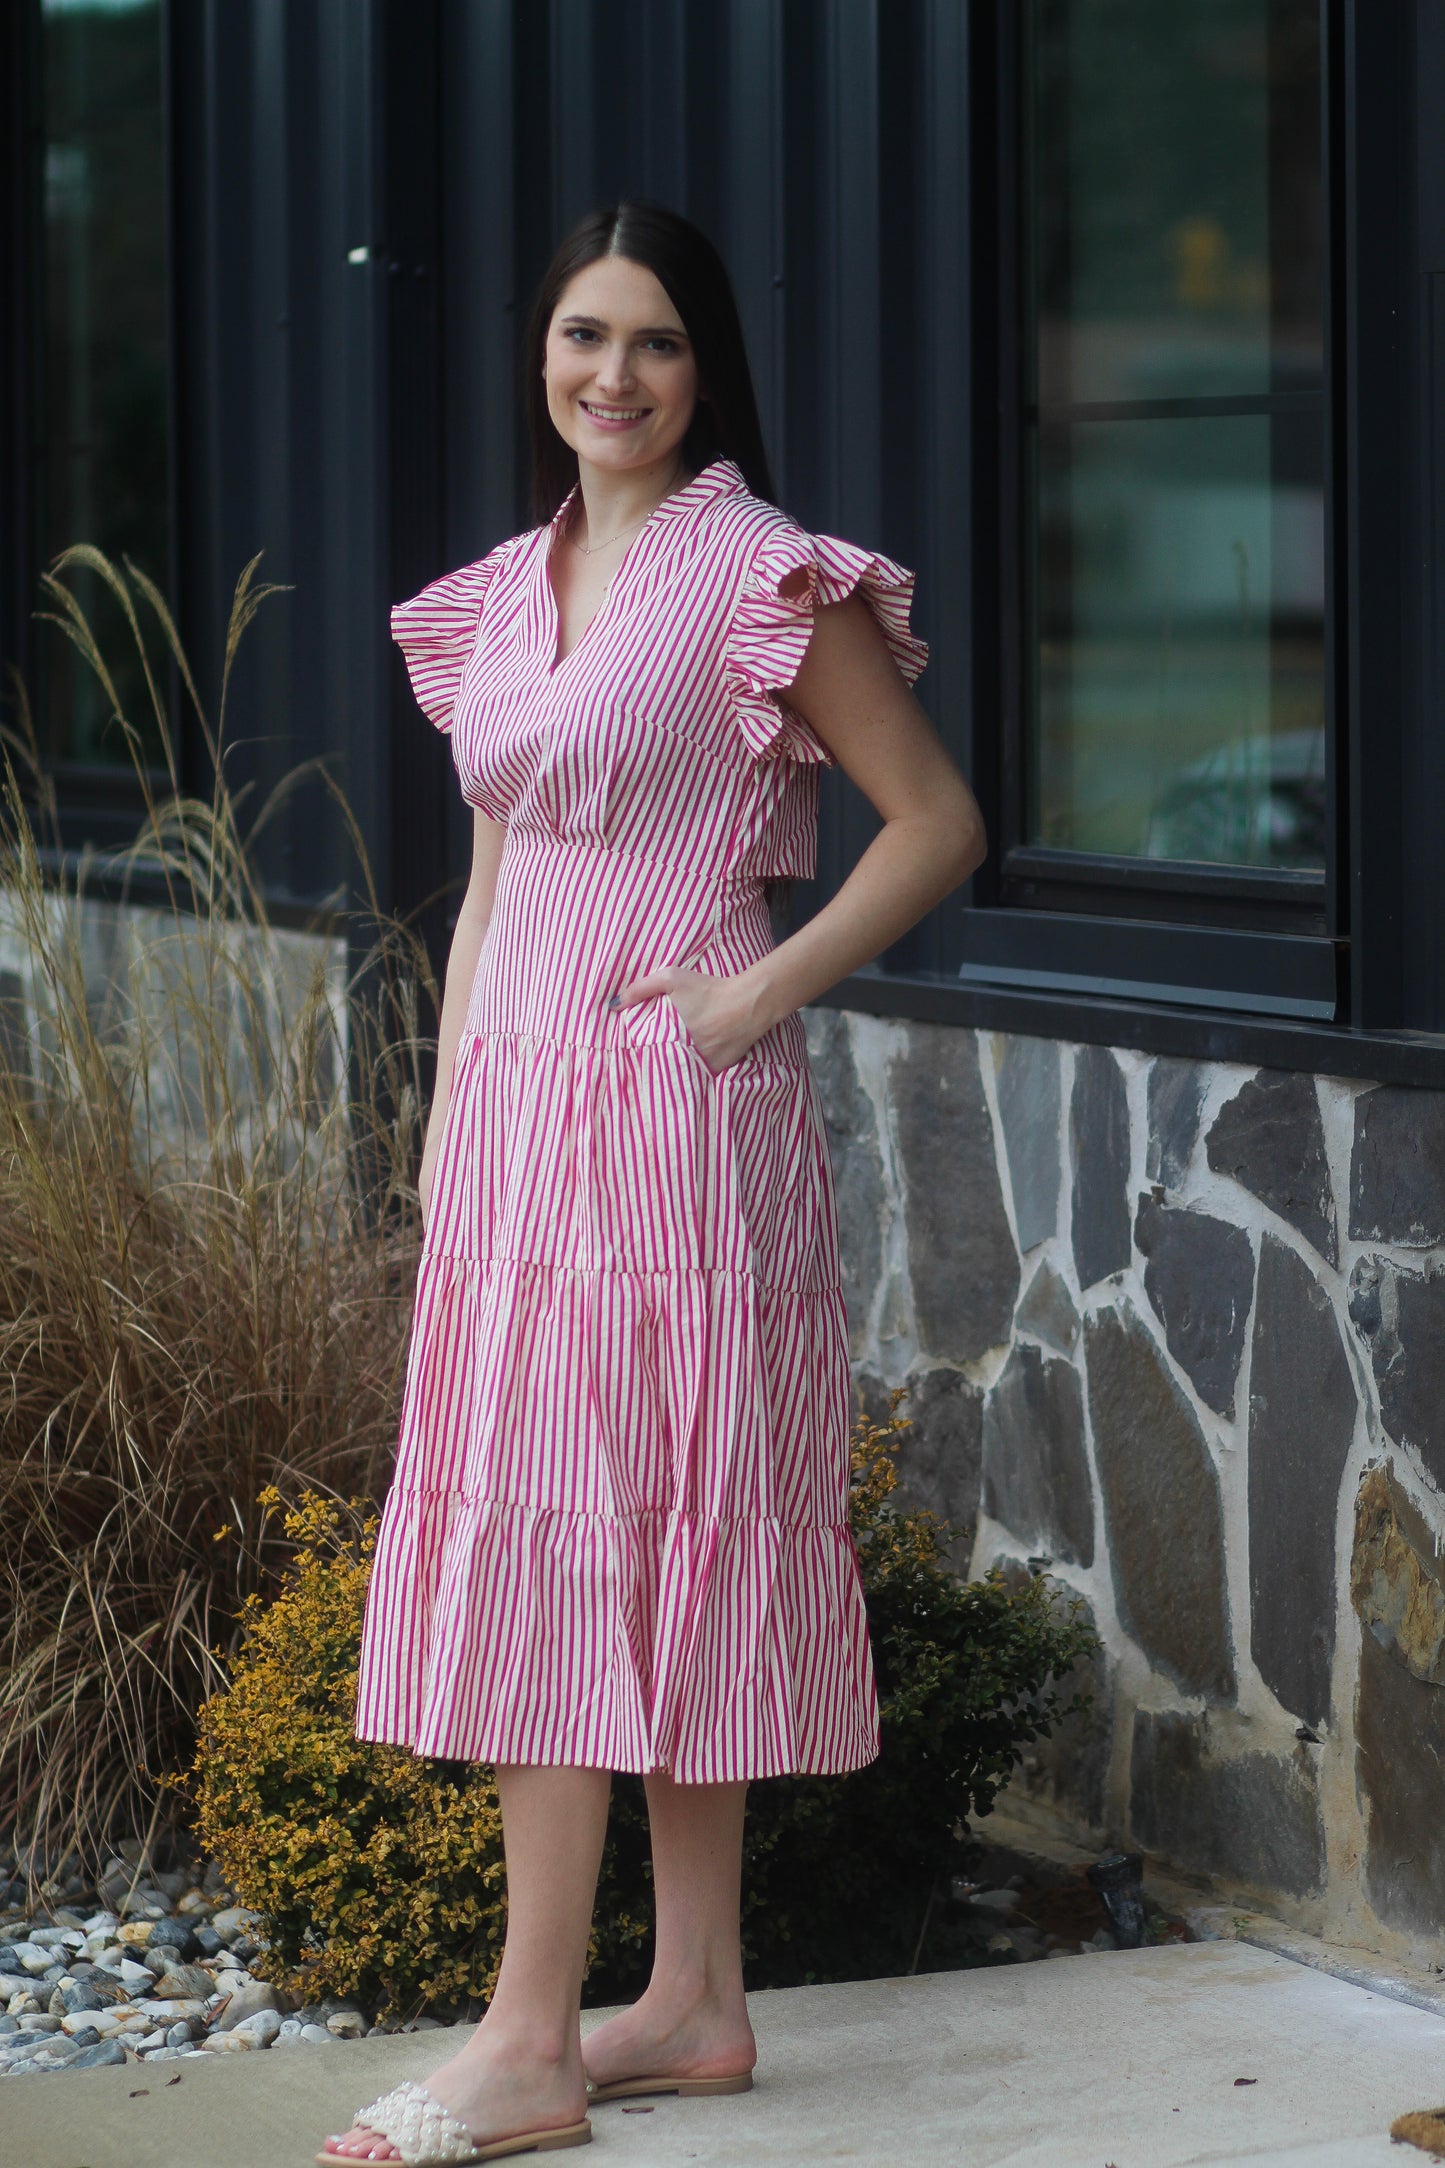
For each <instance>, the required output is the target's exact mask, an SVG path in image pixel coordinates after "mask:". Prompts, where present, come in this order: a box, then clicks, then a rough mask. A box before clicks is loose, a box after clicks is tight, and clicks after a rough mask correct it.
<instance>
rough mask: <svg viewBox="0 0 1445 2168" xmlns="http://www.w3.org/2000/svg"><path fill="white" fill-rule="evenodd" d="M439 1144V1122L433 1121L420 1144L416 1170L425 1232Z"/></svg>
mask: <svg viewBox="0 0 1445 2168" xmlns="http://www.w3.org/2000/svg"><path fill="white" fill-rule="evenodd" d="M440 1146H441V1124H440V1123H439V1122H433V1123H432V1125H431V1128H430V1129H429V1130H428V1131H427V1139H426V1143H425V1144H424V1145H423V1146H422V1154H421V1166H420V1168H419V1169H418V1171H417V1178H416V1193H417V1196H418V1197H419V1198H420V1200H421V1231H422V1233H423V1234H425V1233H426V1231H427V1228H428V1227H429V1226H430V1225H431V1193H432V1185H433V1183H434V1182H435V1181H436V1171H437V1157H438V1152H439V1149H440Z"/></svg>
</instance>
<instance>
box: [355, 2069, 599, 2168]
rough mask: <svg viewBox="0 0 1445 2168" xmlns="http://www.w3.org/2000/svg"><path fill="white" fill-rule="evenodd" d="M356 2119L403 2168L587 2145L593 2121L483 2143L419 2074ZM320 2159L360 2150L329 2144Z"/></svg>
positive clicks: (443, 2167)
mask: <svg viewBox="0 0 1445 2168" xmlns="http://www.w3.org/2000/svg"><path fill="white" fill-rule="evenodd" d="M352 2120H353V2122H354V2123H355V2124H356V2125H357V2126H358V2127H359V2128H360V2129H362V2130H370V2131H374V2132H375V2133H376V2135H377V2137H378V2138H388V2139H390V2141H391V2143H392V2144H393V2145H394V2146H395V2147H396V2150H397V2153H398V2155H399V2156H400V2162H401V2168H466V2163H467V2162H469V2161H478V2160H503V2159H505V2158H506V2157H507V2156H508V2155H509V2154H513V2153H556V2152H560V2151H561V2150H562V2148H563V2147H564V2146H569V2145H587V2144H588V2143H589V2142H590V2140H591V2137H592V2125H591V2124H590V2123H589V2122H588V2120H587V2118H586V2116H585V2115H584V2116H583V2118H582V2120H581V2122H580V2123H563V2124H562V2125H561V2127H560V2128H557V2129H553V2130H519V2131H516V2132H514V2133H513V2135H512V2136H511V2137H510V2138H493V2139H491V2140H489V2141H488V2142H487V2143H486V2144H484V2145H479V2144H478V2142H477V2140H476V2139H475V2138H474V2137H473V2136H472V2133H471V2132H470V2131H469V2130H468V2129H467V2126H466V2124H465V2123H459V2122H458V2121H457V2119H456V2117H455V2116H454V2115H453V2114H451V2112H450V2111H449V2110H448V2109H446V2108H444V2107H443V2106H442V2104H441V2102H440V2101H439V2100H437V2099H435V2098H434V2096H433V2095H432V2094H431V2093H429V2092H428V2091H427V2089H426V2087H425V2086H424V2085H418V2084H417V2082H416V2080H415V2079H414V2078H405V2079H403V2081H402V2083H401V2084H400V2085H394V2086H393V2087H392V2089H391V2091H390V2092H389V2093H383V2094H382V2096H381V2098H380V2099H379V2100H373V2101H372V2103H371V2105H370V2106H369V2107H366V2108H358V2109H357V2111H356V2114H355V2116H354V2117H353V2118H352ZM316 2158H317V2160H318V2161H322V2162H326V2161H330V2162H333V2163H334V2162H336V2161H353V2162H354V2161H356V2160H357V2159H358V2156H357V2155H356V2154H355V2153H333V2152H332V2151H331V2148H330V2147H329V2146H328V2147H327V2148H326V2150H325V2151H324V2152H322V2153H318V2154H317V2156H316Z"/></svg>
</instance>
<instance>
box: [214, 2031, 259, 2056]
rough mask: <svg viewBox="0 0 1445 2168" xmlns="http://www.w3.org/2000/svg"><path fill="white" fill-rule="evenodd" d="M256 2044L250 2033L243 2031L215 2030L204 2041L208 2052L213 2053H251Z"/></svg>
mask: <svg viewBox="0 0 1445 2168" xmlns="http://www.w3.org/2000/svg"><path fill="white" fill-rule="evenodd" d="M255 2045H256V2043H255V2041H254V2040H253V2039H252V2038H251V2037H250V2035H249V2034H248V2033H243V2032H213V2033H211V2034H209V2035H208V2037H207V2039H206V2040H205V2042H204V2046H205V2048H206V2050H207V2052H208V2053H209V2054H212V2055H240V2054H243V2053H246V2054H249V2053H250V2052H251V2051H252V2050H253V2049H254V2047H255Z"/></svg>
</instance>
